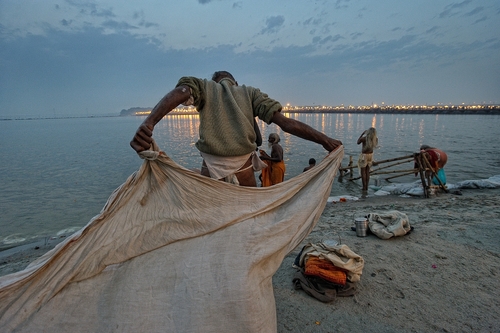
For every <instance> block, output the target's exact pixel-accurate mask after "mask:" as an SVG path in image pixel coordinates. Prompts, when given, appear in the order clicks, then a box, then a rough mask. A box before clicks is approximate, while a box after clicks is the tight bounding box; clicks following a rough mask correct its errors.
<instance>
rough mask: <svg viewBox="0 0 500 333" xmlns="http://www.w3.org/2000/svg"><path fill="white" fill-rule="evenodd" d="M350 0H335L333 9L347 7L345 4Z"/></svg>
mask: <svg viewBox="0 0 500 333" xmlns="http://www.w3.org/2000/svg"><path fill="white" fill-rule="evenodd" d="M349 1H350V0H337V1H336V2H335V9H343V8H347V7H348V6H347V4H348V3H349Z"/></svg>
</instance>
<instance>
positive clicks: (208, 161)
mask: <svg viewBox="0 0 500 333" xmlns="http://www.w3.org/2000/svg"><path fill="white" fill-rule="evenodd" d="M179 104H184V105H194V106H195V107H196V109H197V110H198V113H199V117H200V127H199V140H198V141H197V142H196V148H198V150H199V151H200V153H201V155H202V157H203V165H202V171H201V173H202V174H203V175H206V176H209V177H212V178H215V179H220V180H225V181H227V182H231V183H235V184H239V185H242V186H256V185H257V184H256V181H255V176H254V170H255V169H256V166H255V160H256V158H255V157H254V155H255V152H256V148H257V144H256V143H255V142H256V139H257V138H256V134H255V130H254V119H255V117H259V119H261V120H263V121H265V122H266V123H267V124H271V123H275V124H276V125H278V126H279V127H280V128H281V129H282V130H283V131H285V132H287V133H290V134H292V135H296V136H298V137H300V138H303V139H306V140H309V141H313V142H316V143H318V144H321V145H322V146H323V147H324V148H325V149H326V150H328V151H332V150H334V149H335V148H337V147H338V146H340V145H342V142H340V141H339V140H335V139H332V138H330V137H328V136H326V135H325V134H323V133H321V132H319V131H317V130H315V129H314V128H312V127H310V126H309V125H306V124H304V123H302V122H300V121H297V120H294V119H290V118H287V117H285V116H283V115H282V114H281V108H282V107H281V104H280V103H279V102H277V101H275V100H273V99H271V98H269V97H268V95H267V94H265V93H262V92H261V91H260V90H259V89H257V88H254V87H250V86H245V85H242V86H240V85H238V82H236V80H235V79H234V77H233V76H232V75H231V73H229V72H226V71H219V72H215V73H214V75H213V76H212V80H206V79H199V78H195V77H182V78H181V79H180V80H179V82H178V83H177V86H176V88H175V89H173V90H172V91H170V92H169V93H168V94H166V95H165V96H164V97H163V98H162V99H161V100H160V102H158V104H157V105H156V106H155V107H154V108H153V110H152V111H151V114H150V115H149V116H148V117H147V118H146V119H145V120H144V122H143V123H142V124H141V125H140V126H139V128H138V129H137V132H136V133H135V135H134V138H133V139H132V141H131V142H130V146H131V147H132V148H133V149H134V150H135V151H136V152H138V153H139V152H141V151H144V150H147V149H149V148H150V146H151V142H152V135H153V129H154V126H155V125H156V124H157V123H158V122H159V121H160V120H161V119H162V118H163V117H164V116H165V115H166V114H167V113H169V112H170V111H172V110H173V109H174V108H176V107H177V106H178V105H179ZM252 160H253V161H254V163H253V164H252Z"/></svg>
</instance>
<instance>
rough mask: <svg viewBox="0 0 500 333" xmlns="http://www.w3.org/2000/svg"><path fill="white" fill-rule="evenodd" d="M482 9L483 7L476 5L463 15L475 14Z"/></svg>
mask: <svg viewBox="0 0 500 333" xmlns="http://www.w3.org/2000/svg"><path fill="white" fill-rule="evenodd" d="M483 10H484V7H476V8H474V9H473V10H471V11H470V12H468V13H465V14H464V16H472V15H475V14H477V13H480V12H482V11H483Z"/></svg>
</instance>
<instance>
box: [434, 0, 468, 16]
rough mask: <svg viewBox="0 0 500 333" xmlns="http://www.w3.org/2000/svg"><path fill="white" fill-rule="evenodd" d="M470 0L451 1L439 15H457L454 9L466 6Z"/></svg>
mask: <svg viewBox="0 0 500 333" xmlns="http://www.w3.org/2000/svg"><path fill="white" fill-rule="evenodd" d="M471 2H472V0H465V1H462V2H458V3H452V4H451V5H448V6H446V7H445V8H444V10H443V11H442V12H441V13H440V14H439V17H440V18H445V17H452V16H455V15H457V13H456V12H454V10H455V9H461V8H463V7H465V6H467V5H468V4H469V3H471Z"/></svg>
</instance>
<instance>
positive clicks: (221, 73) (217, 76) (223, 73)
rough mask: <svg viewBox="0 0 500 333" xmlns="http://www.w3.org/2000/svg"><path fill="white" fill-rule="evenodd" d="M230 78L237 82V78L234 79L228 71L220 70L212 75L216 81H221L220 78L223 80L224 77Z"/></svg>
mask: <svg viewBox="0 0 500 333" xmlns="http://www.w3.org/2000/svg"><path fill="white" fill-rule="evenodd" d="M225 77H227V78H230V79H231V80H233V81H234V82H236V80H235V79H234V77H233V75H232V74H231V73H229V72H227V71H218V72H215V73H214V75H212V80H213V81H215V82H219V81H220V80H222V79H223V78H225Z"/></svg>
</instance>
